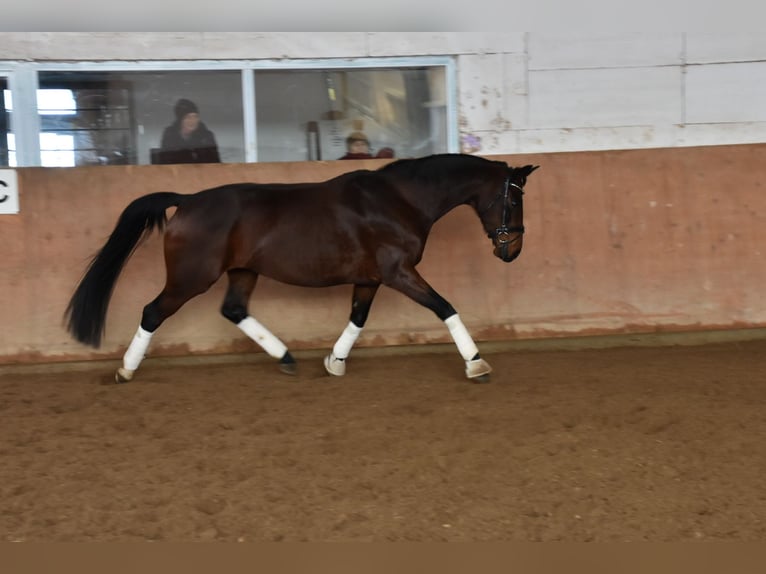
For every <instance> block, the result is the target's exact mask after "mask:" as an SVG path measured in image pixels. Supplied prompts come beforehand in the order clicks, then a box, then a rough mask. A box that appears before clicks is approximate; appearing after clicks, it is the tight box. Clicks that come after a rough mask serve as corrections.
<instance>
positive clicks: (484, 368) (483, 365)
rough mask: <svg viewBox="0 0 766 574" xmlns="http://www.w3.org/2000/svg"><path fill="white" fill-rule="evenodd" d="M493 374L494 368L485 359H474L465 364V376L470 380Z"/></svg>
mask: <svg viewBox="0 0 766 574" xmlns="http://www.w3.org/2000/svg"><path fill="white" fill-rule="evenodd" d="M491 372H492V367H490V366H489V363H488V362H487V361H485V360H484V359H474V360H472V361H466V362H465V376H466V377H468V378H469V379H476V378H479V377H484V376H486V375H489V374H490V373H491Z"/></svg>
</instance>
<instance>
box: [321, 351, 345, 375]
mask: <svg viewBox="0 0 766 574" xmlns="http://www.w3.org/2000/svg"><path fill="white" fill-rule="evenodd" d="M324 368H325V370H326V371H327V373H328V374H330V375H335V376H336V377H342V376H343V375H345V374H346V361H345V359H336V358H335V355H333V354H332V353H330V354H329V355H327V356H326V357H325V358H324Z"/></svg>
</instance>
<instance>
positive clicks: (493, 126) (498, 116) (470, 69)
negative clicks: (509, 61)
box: [457, 54, 509, 132]
mask: <svg viewBox="0 0 766 574" xmlns="http://www.w3.org/2000/svg"><path fill="white" fill-rule="evenodd" d="M457 84H458V89H459V94H458V101H459V110H458V113H459V117H460V120H459V121H460V130H461V131H464V132H473V131H477V130H503V129H509V127H508V123H509V120H508V119H507V118H505V116H504V112H505V110H504V101H505V91H504V84H503V55H502V54H488V55H472V56H460V57H459V58H458V64H457Z"/></svg>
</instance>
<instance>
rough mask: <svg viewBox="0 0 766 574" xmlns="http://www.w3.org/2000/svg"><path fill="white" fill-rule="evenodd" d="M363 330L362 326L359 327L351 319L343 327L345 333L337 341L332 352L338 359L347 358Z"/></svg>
mask: <svg viewBox="0 0 766 574" xmlns="http://www.w3.org/2000/svg"><path fill="white" fill-rule="evenodd" d="M361 332H362V328H361V327H357V326H356V325H354V324H353V323H352V322H351V321H349V322H348V325H346V328H345V329H343V333H341V336H340V337H339V338H338V340H337V341H336V342H335V346H334V347H333V348H332V354H333V355H335V358H336V359H345V358H346V357H348V354H349V353H350V352H351V347H353V346H354V343H356V340H357V339H358V338H359V333H361Z"/></svg>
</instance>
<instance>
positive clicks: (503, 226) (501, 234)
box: [481, 177, 524, 245]
mask: <svg viewBox="0 0 766 574" xmlns="http://www.w3.org/2000/svg"><path fill="white" fill-rule="evenodd" d="M511 186H513V187H515V188H516V189H518V190H519V191H520V192H521V195H524V188H522V187H521V186H519V185H516V184H515V183H512V182H511V178H510V177H506V178H505V183H504V184H503V191H501V192H499V193H498V194H497V195H496V196H495V197H494V198H492V201H490V202H489V205H487V207H485V208H484V210H483V211H482V212H481V213H482V215H483V214H485V213H487V212H488V211H489V210H490V209H491V208H492V206H493V205H495V202H496V201H497V200H498V199H501V198H502V200H503V217H502V219H501V220H500V226H499V227H498V228H496V229H495V231H493V232H492V233H488V234H487V237H490V238H491V239H494V240H495V241H497V243H498V245H505V244H507V243H512V241H511V237H510V236H511V233H517V234H519V235H517V236H516V237H515V238H514V239H513V241H517V240H518V238H519V237H520V235H522V234H523V233H524V226H523V225H514V226H513V227H508V221H509V219H510V217H511V213H512V212H513V210H514V209H515V208H516V207H517V206H518V205H519V204H518V202H517V201H516V200H515V199H511V200H510V201H508V199H509V196H510V188H511Z"/></svg>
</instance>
